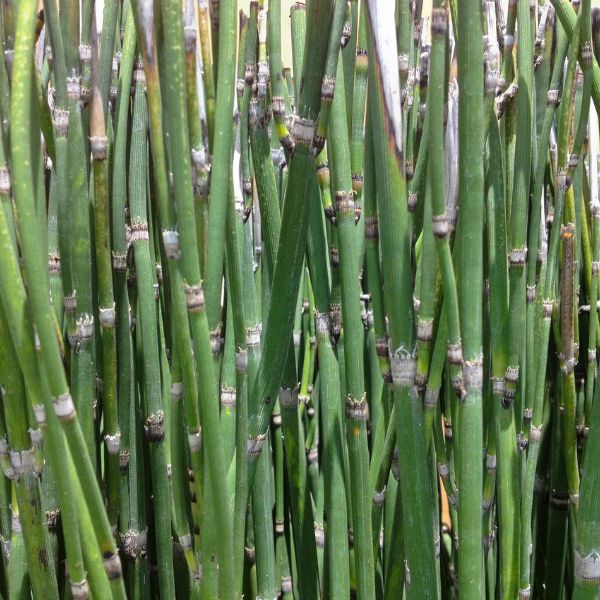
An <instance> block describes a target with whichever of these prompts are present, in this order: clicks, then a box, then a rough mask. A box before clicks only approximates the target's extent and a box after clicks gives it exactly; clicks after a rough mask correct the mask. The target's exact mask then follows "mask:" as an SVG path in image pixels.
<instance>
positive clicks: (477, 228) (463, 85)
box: [455, 2, 529, 598]
mask: <svg viewBox="0 0 600 600" xmlns="http://www.w3.org/2000/svg"><path fill="white" fill-rule="evenodd" d="M521 4H522V5H523V6H524V7H525V8H524V10H522V11H521V12H523V11H527V15H529V5H528V4H527V5H525V4H524V3H521ZM458 19H459V23H460V25H459V37H458V85H459V96H458V119H459V121H458V129H459V132H458V135H459V155H458V171H459V180H458V196H459V205H460V214H461V217H462V218H460V217H459V224H458V230H457V239H456V244H458V261H459V262H458V265H459V266H458V271H459V279H458V286H457V287H458V305H459V315H460V320H461V335H462V346H463V357H464V361H465V362H464V366H463V379H464V386H465V397H464V398H461V399H460V401H459V406H458V409H457V419H458V423H459V433H460V437H459V439H458V444H457V453H458V456H457V484H458V489H459V493H460V500H459V503H458V523H459V530H458V537H459V547H458V571H459V573H460V575H459V582H458V583H459V594H460V596H461V598H480V597H481V596H482V595H483V581H484V579H483V561H482V560H481V558H480V557H481V556H482V522H481V512H480V511H481V503H482V489H483V481H482V468H481V450H482V448H483V438H482V433H483V432H482V384H483V381H482V380H483V373H482V368H483V365H482V341H483V340H482V303H481V295H482V292H483V256H482V251H481V244H482V235H483V204H482V202H481V201H480V198H481V195H482V194H483V185H484V177H483V164H482V162H481V160H480V157H481V154H482V151H483V141H484V130H483V127H484V114H483V72H482V70H481V60H482V59H483V43H482V27H481V26H482V12H481V4H480V3H479V2H461V3H459V5H458ZM523 35H524V36H525V37H526V36H527V35H529V28H528V26H526V28H525V31H523ZM527 106H528V107H529V104H528V105H527ZM528 110H529V108H528ZM528 135H529V134H528ZM513 242H515V240H513ZM455 252H456V249H455Z"/></svg>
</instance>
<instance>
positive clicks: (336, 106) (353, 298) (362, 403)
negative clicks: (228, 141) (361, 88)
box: [325, 32, 375, 597]
mask: <svg viewBox="0 0 600 600" xmlns="http://www.w3.org/2000/svg"><path fill="white" fill-rule="evenodd" d="M334 33H335V32H334ZM325 76H327V75H325ZM336 81H337V82H339V83H340V84H341V85H342V89H345V87H344V68H343V64H342V63H341V62H338V65H337V75H336ZM345 103H346V98H345V97H344V96H343V95H342V94H337V95H335V96H334V98H333V103H332V111H331V117H330V143H329V146H328V148H329V153H330V155H331V158H332V160H331V166H332V172H333V177H332V183H333V187H334V189H335V193H334V195H335V205H336V214H337V230H338V240H339V258H340V275H341V277H340V280H341V291H342V322H343V328H344V361H345V375H346V394H345V407H346V436H347V444H348V454H349V458H350V482H351V484H350V487H351V492H350V493H351V497H352V511H353V513H352V515H353V519H352V525H353V531H354V539H355V545H354V551H355V559H356V566H357V593H358V594H359V595H360V596H364V597H372V596H374V594H375V581H374V568H375V567H374V561H373V555H372V545H371V537H372V534H371V518H370V514H369V507H370V505H371V501H370V498H369V488H368V478H367V477H366V474H367V472H368V446H367V430H366V417H367V399H366V392H365V383H364V371H363V358H362V357H363V327H362V321H361V315H360V310H361V309H360V285H359V281H358V258H359V252H358V239H357V236H356V231H355V215H356V213H355V200H354V192H353V190H352V187H351V186H352V176H351V172H350V151H349V150H350V148H349V146H350V144H349V139H348V128H347V116H346V106H345Z"/></svg>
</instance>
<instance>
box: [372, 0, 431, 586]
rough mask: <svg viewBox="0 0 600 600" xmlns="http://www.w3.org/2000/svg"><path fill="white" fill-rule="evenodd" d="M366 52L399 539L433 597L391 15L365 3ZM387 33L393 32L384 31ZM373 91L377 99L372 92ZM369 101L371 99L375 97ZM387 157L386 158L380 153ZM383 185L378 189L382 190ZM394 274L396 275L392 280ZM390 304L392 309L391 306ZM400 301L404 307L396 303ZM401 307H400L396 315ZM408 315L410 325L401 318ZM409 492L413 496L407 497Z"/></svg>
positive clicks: (417, 576)
mask: <svg viewBox="0 0 600 600" xmlns="http://www.w3.org/2000/svg"><path fill="white" fill-rule="evenodd" d="M368 7H369V42H370V43H369V47H370V49H371V54H370V56H372V58H373V63H374V65H375V69H373V70H372V71H371V72H370V81H369V93H370V94H373V98H374V100H375V98H376V100H375V102H374V105H373V112H372V113H371V116H372V118H373V136H374V137H373V142H374V144H373V145H374V149H375V157H376V172H377V186H378V187H377V202H378V208H379V215H380V219H379V231H380V236H381V244H382V250H383V252H384V254H385V255H386V257H387V258H386V260H385V261H384V262H383V263H382V271H383V277H384V281H385V282H386V285H385V287H384V294H385V307H386V312H387V314H388V318H389V319H390V340H389V349H390V362H391V372H392V381H393V386H394V402H395V403H396V404H397V408H398V410H397V414H396V419H397V427H398V433H397V435H398V438H402V439H404V440H405V441H406V444H402V446H400V448H399V464H400V469H401V472H402V473H403V476H402V478H401V479H400V488H401V490H402V492H401V494H402V495H403V496H404V497H405V498H406V497H407V494H408V493H410V494H412V495H413V496H414V497H416V498H418V501H416V502H402V503H401V506H402V520H403V522H405V523H407V522H412V523H414V527H415V535H414V537H413V536H411V537H410V538H406V539H405V543H406V546H405V557H406V561H407V563H406V565H407V567H405V568H407V569H409V570H410V573H411V579H412V581H414V582H415V584H414V585H412V586H411V588H410V594H411V595H412V594H415V597H417V596H418V597H421V598H430V597H431V598H433V597H435V582H434V581H433V580H432V579H431V578H429V577H428V576H427V573H428V572H431V570H432V569H433V565H434V548H433V531H432V528H431V525H432V518H431V516H432V512H431V508H432V507H431V505H430V500H429V499H430V491H429V490H430V487H429V486H430V481H429V477H428V473H427V462H426V454H425V446H424V444H423V441H424V440H423V432H422V426H421V422H422V418H423V416H422V406H421V405H420V403H419V401H418V397H417V395H416V390H415V388H414V385H415V381H414V374H415V366H416V365H415V360H414V356H413V352H414V338H413V335H414V334H413V314H412V313H413V311H412V299H411V297H410V288H409V286H408V285H406V281H407V278H408V276H409V265H410V245H409V243H410V240H409V232H408V231H407V227H406V210H407V206H406V202H403V201H400V202H397V201H395V200H394V199H395V198H397V197H398V195H399V196H400V198H404V195H405V194H406V183H405V179H404V157H403V154H402V149H403V140H402V129H401V121H400V115H398V112H397V109H396V108H395V107H394V106H395V105H394V102H395V99H397V98H398V94H399V91H400V82H399V80H398V79H397V78H396V73H397V72H398V69H397V58H396V56H395V55H394V56H390V55H389V53H385V52H384V48H385V46H384V44H385V39H390V38H391V39H392V40H393V39H394V37H395V33H394V32H393V19H390V14H389V8H387V9H386V8H385V7H384V6H383V5H379V4H377V3H375V2H369V3H368ZM390 28H392V31H390ZM376 91H377V92H376ZM375 94H377V95H376V96H375ZM388 148H389V149H391V150H392V152H391V153H390V154H387V152H386V149H388ZM380 184H381V189H380ZM393 273H394V274H393ZM393 298H396V301H394V300H393ZM400 298H402V300H399V299H400ZM398 301H399V302H400V303H401V305H402V306H403V307H404V310H403V311H402V313H400V311H399V310H398V308H399V305H398V304H397V302H398ZM406 310H408V318H407V313H406V312H405V311H406ZM409 490H411V491H410V492H409Z"/></svg>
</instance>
